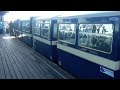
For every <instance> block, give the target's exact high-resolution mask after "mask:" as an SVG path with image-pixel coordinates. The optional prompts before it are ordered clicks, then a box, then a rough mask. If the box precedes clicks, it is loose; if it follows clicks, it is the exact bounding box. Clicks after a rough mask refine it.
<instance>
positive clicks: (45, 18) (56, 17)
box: [35, 16, 58, 20]
mask: <svg viewBox="0 0 120 90" xmlns="http://www.w3.org/2000/svg"><path fill="white" fill-rule="evenodd" d="M35 19H38V20H57V19H58V16H53V17H40V16H39V17H36V18H35Z"/></svg>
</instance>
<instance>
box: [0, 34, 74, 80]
mask: <svg viewBox="0 0 120 90" xmlns="http://www.w3.org/2000/svg"><path fill="white" fill-rule="evenodd" d="M9 37H10V36H9V35H1V34H0V79H76V78H75V77H74V76H72V75H71V74H69V73H68V72H66V71H65V70H63V69H62V68H61V67H60V66H58V65H57V64H55V63H53V62H51V61H50V60H48V59H47V58H46V57H44V56H42V55H41V54H40V53H38V52H36V51H34V50H33V49H32V48H30V47H29V46H27V45H26V44H24V43H23V42H22V41H20V40H18V39H16V38H14V37H13V38H9Z"/></svg>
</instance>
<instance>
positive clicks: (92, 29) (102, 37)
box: [78, 24, 113, 53]
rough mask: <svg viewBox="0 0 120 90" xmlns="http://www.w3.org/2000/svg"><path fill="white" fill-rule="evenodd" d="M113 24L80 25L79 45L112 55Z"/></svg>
mask: <svg viewBox="0 0 120 90" xmlns="http://www.w3.org/2000/svg"><path fill="white" fill-rule="evenodd" d="M112 36H113V25H112V24H80V25H79V37H78V40H79V41H78V44H79V45H80V46H84V47H88V48H91V49H96V50H99V51H104V52H107V53H111V51H112V47H111V46H112Z"/></svg>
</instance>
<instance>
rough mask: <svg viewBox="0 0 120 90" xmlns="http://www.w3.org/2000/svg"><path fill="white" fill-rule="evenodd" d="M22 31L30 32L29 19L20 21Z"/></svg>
mask: <svg viewBox="0 0 120 90" xmlns="http://www.w3.org/2000/svg"><path fill="white" fill-rule="evenodd" d="M22 31H25V32H30V22H29V21H23V22H22Z"/></svg>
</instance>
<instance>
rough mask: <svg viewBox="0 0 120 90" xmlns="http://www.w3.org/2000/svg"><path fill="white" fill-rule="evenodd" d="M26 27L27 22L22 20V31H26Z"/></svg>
mask: <svg viewBox="0 0 120 90" xmlns="http://www.w3.org/2000/svg"><path fill="white" fill-rule="evenodd" d="M25 29H26V26H25V22H24V21H23V22H22V31H25Z"/></svg>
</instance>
